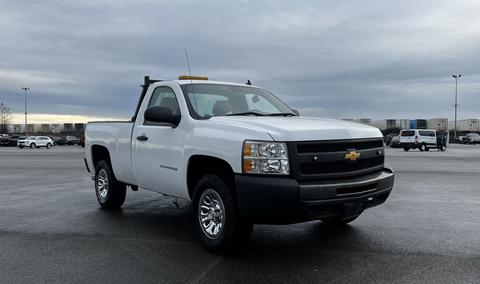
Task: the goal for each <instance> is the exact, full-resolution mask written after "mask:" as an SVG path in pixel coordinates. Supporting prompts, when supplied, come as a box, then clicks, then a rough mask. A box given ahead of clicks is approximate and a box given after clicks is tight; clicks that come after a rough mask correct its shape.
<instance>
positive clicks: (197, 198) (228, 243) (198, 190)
mask: <svg viewBox="0 0 480 284" xmlns="http://www.w3.org/2000/svg"><path fill="white" fill-rule="evenodd" d="M204 193H205V194H204ZM209 195H210V196H212V197H214V198H213V199H210V200H211V201H212V200H214V201H215V202H214V203H215V204H221V205H223V210H220V211H222V212H223V214H222V213H219V212H217V213H218V216H215V214H216V213H215V212H216V211H215V210H213V209H211V210H206V209H203V210H205V213H204V212H200V210H199V208H202V207H201V206H200V204H203V205H205V204H206V203H203V201H204V200H208V198H207V197H208V196H209ZM218 197H219V198H220V201H221V202H220V201H218V200H215V198H218ZM192 207H193V218H194V220H193V222H194V225H195V228H196V229H197V231H198V234H199V237H200V239H201V241H202V243H203V245H204V246H205V247H206V248H207V249H208V250H210V251H212V252H214V253H218V254H228V253H230V252H232V251H233V250H234V249H236V248H238V247H239V246H240V245H241V244H243V243H245V242H246V241H247V240H248V239H249V237H250V235H251V233H252V229H253V225H252V224H249V223H246V222H243V221H241V220H240V217H239V214H238V209H237V202H236V200H235V195H234V188H233V185H230V183H229V182H228V181H227V180H226V179H224V178H221V177H220V176H217V175H214V174H207V175H204V176H203V177H201V178H200V179H199V181H198V182H197V184H196V186H195V189H194V193H193V206H192ZM220 207H221V206H220ZM204 208H205V207H204ZM219 209H221V208H219ZM206 212H208V213H206ZM205 214H208V215H205ZM202 215H203V216H204V218H209V219H207V221H205V222H202V221H201V220H200V218H201V216H202ZM211 215H213V216H211ZM215 218H218V220H217V221H218V222H217V221H213V220H214V219H215ZM209 222H210V223H213V224H218V223H221V224H222V226H221V229H219V231H218V232H217V235H214V234H211V235H209V233H208V232H207V230H208V224H210V223H209ZM202 223H205V224H207V225H206V226H207V228H206V229H205V228H204V226H203V225H202Z"/></svg>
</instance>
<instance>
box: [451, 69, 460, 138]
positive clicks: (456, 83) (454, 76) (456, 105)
mask: <svg viewBox="0 0 480 284" xmlns="http://www.w3.org/2000/svg"><path fill="white" fill-rule="evenodd" d="M452 77H453V78H455V128H454V129H453V138H454V139H455V140H457V107H458V104H457V86H458V79H459V78H460V77H462V74H458V75H452Z"/></svg>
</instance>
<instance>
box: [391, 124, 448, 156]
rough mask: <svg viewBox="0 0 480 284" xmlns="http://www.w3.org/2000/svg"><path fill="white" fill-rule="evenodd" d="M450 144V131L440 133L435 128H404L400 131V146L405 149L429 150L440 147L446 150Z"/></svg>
mask: <svg viewBox="0 0 480 284" xmlns="http://www.w3.org/2000/svg"><path fill="white" fill-rule="evenodd" d="M447 145H448V131H447V132H445V133H440V132H439V131H438V130H433V129H404V130H402V131H400V147H402V148H403V149H404V150H405V151H408V150H410V149H419V150H420V151H428V150H430V149H431V148H437V149H438V148H440V150H442V151H445V149H446V148H447Z"/></svg>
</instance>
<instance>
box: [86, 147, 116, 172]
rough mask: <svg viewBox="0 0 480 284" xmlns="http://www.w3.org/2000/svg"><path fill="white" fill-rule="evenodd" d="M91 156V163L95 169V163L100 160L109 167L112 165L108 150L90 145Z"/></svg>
mask: <svg viewBox="0 0 480 284" xmlns="http://www.w3.org/2000/svg"><path fill="white" fill-rule="evenodd" d="M91 155H92V163H93V167H94V169H95V167H96V165H97V163H98V162H99V161H101V160H105V161H107V162H108V163H109V164H110V166H111V165H112V161H111V159H110V152H109V151H108V148H107V147H105V146H102V145H92V147H91Z"/></svg>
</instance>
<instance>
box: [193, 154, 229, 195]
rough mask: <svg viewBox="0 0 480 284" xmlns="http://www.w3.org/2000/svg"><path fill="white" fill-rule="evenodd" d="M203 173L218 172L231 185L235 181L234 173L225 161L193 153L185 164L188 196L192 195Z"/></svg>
mask: <svg viewBox="0 0 480 284" xmlns="http://www.w3.org/2000/svg"><path fill="white" fill-rule="evenodd" d="M205 174H218V175H220V176H221V177H223V178H226V180H227V182H228V183H229V184H230V185H231V186H233V185H234V182H235V173H234V171H233V168H232V167H231V166H230V164H229V163H228V162H227V161H225V160H223V159H221V158H217V157H213V156H208V155H193V156H191V157H190V159H189V160H188V166H187V189H188V195H189V196H190V198H192V197H193V190H194V189H195V185H196V183H197V181H198V180H199V179H200V178H201V177H202V176H203V175H205Z"/></svg>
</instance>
